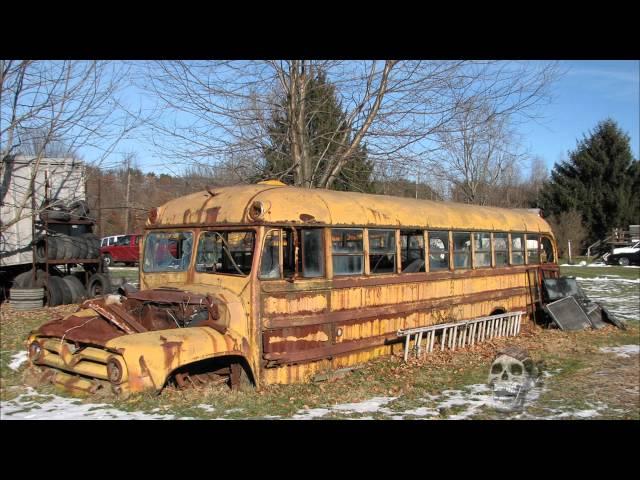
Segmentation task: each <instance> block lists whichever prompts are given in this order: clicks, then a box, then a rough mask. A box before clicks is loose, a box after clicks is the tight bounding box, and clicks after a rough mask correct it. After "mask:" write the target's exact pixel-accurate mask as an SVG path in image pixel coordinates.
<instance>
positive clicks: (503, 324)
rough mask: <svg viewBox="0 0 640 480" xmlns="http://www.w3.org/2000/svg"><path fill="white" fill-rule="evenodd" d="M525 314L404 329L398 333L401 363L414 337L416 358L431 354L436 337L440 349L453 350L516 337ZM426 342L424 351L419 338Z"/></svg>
mask: <svg viewBox="0 0 640 480" xmlns="http://www.w3.org/2000/svg"><path fill="white" fill-rule="evenodd" d="M525 314H526V312H508V313H500V314H498V315H491V316H489V317H480V318H474V319H471V320H463V321H460V322H453V323H440V324H438V325H429V326H427V327H416V328H407V329H404V330H398V336H399V337H405V343H404V361H405V362H406V361H407V359H408V358H409V344H410V343H411V339H412V338H413V341H414V346H413V348H412V349H411V350H412V352H413V353H415V356H416V357H420V356H422V357H423V358H424V356H425V355H426V354H427V353H428V352H433V347H434V343H435V339H436V335H437V334H440V338H439V341H438V343H439V344H440V350H444V349H445V347H448V348H449V349H450V350H455V349H456V347H458V348H461V347H464V346H468V345H473V344H474V343H480V342H483V341H485V340H488V339H492V338H496V337H515V336H516V335H518V334H519V333H520V322H521V320H522V315H525ZM423 338H424V339H425V346H424V349H423V348H422V339H423Z"/></svg>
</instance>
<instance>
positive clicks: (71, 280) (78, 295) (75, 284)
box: [62, 275, 87, 303]
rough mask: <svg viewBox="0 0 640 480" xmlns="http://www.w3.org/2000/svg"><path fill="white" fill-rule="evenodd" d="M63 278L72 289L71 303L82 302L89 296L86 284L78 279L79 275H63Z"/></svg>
mask: <svg viewBox="0 0 640 480" xmlns="http://www.w3.org/2000/svg"><path fill="white" fill-rule="evenodd" d="M62 280H63V281H64V282H65V283H66V284H67V286H68V287H69V289H70V290H71V303H80V302H81V301H82V300H84V299H85V298H87V290H86V289H85V288H84V285H82V282H81V281H80V280H78V277H76V276H74V275H67V276H65V277H62Z"/></svg>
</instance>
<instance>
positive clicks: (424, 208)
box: [147, 182, 551, 233]
mask: <svg viewBox="0 0 640 480" xmlns="http://www.w3.org/2000/svg"><path fill="white" fill-rule="evenodd" d="M256 202H258V203H256ZM212 224H223V225H224V224H233V225H238V224H250V225H256V224H297V225H335V226H366V227H394V228H395V227H399V226H402V227H416V228H420V229H422V228H425V229H444V230H449V229H457V230H459V229H469V230H493V231H512V232H522V231H525V232H545V233H551V228H550V227H549V224H548V223H547V222H546V221H545V220H544V219H543V218H541V217H540V216H539V215H538V214H537V213H535V212H534V211H531V210H527V209H507V208H497V207H481V206H477V205H467V204H461V203H453V202H439V201H432V200H415V199H412V198H401V197H390V196H386V195H372V194H364V193H354V192H338V191H334V190H325V189H306V188H296V187H289V186H285V185H277V184H274V182H270V183H259V184H255V185H238V186H233V187H211V188H209V189H208V190H206V191H202V192H198V193H193V194H191V195H187V196H184V197H180V198H177V199H175V200H171V201H169V202H167V203H165V204H164V205H162V206H161V207H158V209H157V217H156V220H155V222H153V223H151V222H150V221H149V220H148V221H147V227H163V226H166V227H168V226H176V227H179V226H186V225H195V226H205V225H212Z"/></svg>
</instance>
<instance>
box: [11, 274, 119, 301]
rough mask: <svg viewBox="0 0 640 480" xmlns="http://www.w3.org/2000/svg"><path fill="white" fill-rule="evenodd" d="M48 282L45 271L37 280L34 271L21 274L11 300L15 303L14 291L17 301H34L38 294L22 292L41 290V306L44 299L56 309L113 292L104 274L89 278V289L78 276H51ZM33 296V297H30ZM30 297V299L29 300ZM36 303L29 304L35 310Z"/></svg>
mask: <svg viewBox="0 0 640 480" xmlns="http://www.w3.org/2000/svg"><path fill="white" fill-rule="evenodd" d="M48 277H49V278H48V282H47V275H46V274H45V271H44V270H37V271H36V275H35V279H34V278H33V271H32V270H31V271H28V272H25V273H21V274H20V275H18V276H17V277H15V278H14V280H13V287H14V288H12V289H11V291H10V295H11V296H10V298H11V300H12V303H13V300H14V298H13V291H14V290H16V291H17V292H18V293H17V294H16V295H17V297H16V298H17V299H18V300H19V301H21V300H30V301H31V300H32V298H31V296H33V297H35V296H36V293H35V292H34V293H32V294H29V293H20V292H21V291H24V292H26V291H28V290H40V291H41V292H40V293H41V296H40V304H39V307H42V300H43V297H44V299H45V303H46V305H47V306H49V307H55V306H57V305H66V304H70V303H80V302H82V301H83V300H85V299H87V298H91V297H95V296H99V295H106V294H108V293H111V292H112V291H113V286H112V284H111V279H110V278H109V276H108V275H105V274H103V273H94V274H92V275H91V276H90V277H89V282H88V288H85V287H84V285H83V283H82V281H81V280H80V279H79V278H78V277H77V276H76V275H66V276H58V275H54V274H49V276H48ZM29 295H31V296H29ZM27 297H28V298H27ZM34 305H35V303H33V302H31V303H29V307H31V308H33V306H34Z"/></svg>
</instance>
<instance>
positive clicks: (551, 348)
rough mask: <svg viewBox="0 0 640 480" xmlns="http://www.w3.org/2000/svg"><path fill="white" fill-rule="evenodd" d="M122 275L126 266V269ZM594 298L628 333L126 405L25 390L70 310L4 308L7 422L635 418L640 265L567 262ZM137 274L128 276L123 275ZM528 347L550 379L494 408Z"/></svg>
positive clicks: (552, 334)
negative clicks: (34, 337)
mask: <svg viewBox="0 0 640 480" xmlns="http://www.w3.org/2000/svg"><path fill="white" fill-rule="evenodd" d="M120 271H121V272H125V271H124V270H120ZM562 273H563V274H565V275H570V276H575V277H577V278H578V282H579V283H580V284H581V286H582V287H583V288H584V290H585V291H586V292H587V294H588V295H589V296H590V297H591V298H593V299H594V300H597V301H602V302H603V303H604V304H605V305H607V306H608V307H609V308H610V310H612V311H613V312H614V313H616V314H617V315H619V316H620V317H622V318H624V319H625V320H626V321H627V323H628V328H627V330H619V329H616V328H614V327H610V326H608V327H606V328H604V329H602V330H598V331H594V330H590V331H582V332H562V331H559V330H544V329H541V328H539V327H533V328H531V329H528V330H524V331H523V332H522V335H520V336H519V337H517V338H508V339H495V340H493V341H491V342H488V343H484V344H482V345H475V346H473V347H471V348H468V349H465V350H463V351H456V352H454V353H451V352H448V351H445V352H434V353H433V354H430V355H429V356H428V357H427V358H426V359H425V360H413V361H411V362H410V363H409V364H405V363H404V362H403V361H402V358H399V357H388V358H383V359H379V360H377V361H373V362H370V363H368V364H367V365H364V366H362V368H359V369H356V370H354V371H352V372H350V373H348V374H347V375H345V376H344V377H342V378H336V379H333V380H328V381H325V382H321V383H309V384H304V385H282V386H270V387H267V388H264V389H262V390H260V391H250V392H230V391H229V390H228V389H227V388H226V387H224V386H218V387H207V388H203V389H201V390H185V391H179V390H175V389H173V388H166V389H165V390H164V391H163V392H162V394H161V395H155V394H142V395H137V396H133V397H131V398H129V399H127V400H118V399H115V398H112V397H104V398H95V397H92V398H84V399H83V398H72V397H69V396H68V395H66V394H64V393H60V392H56V391H55V390H54V389H53V388H52V387H50V386H41V387H37V389H33V388H31V387H28V386H26V385H25V384H24V380H23V374H24V371H25V366H26V363H21V360H23V359H24V358H25V352H24V350H25V346H24V340H25V338H26V336H27V334H28V332H29V331H30V330H31V329H33V328H35V327H37V326H38V325H40V324H41V323H43V322H45V321H47V319H48V318H50V316H51V314H52V313H53V312H52V310H53V311H55V312H56V313H65V312H71V311H73V310H74V309H75V307H74V306H64V307H56V308H53V309H50V310H49V309H42V310H40V311H36V312H23V313H14V312H12V311H11V310H10V309H9V308H8V305H6V304H5V305H2V308H1V310H0V312H1V314H2V316H1V318H0V326H1V327H2V338H1V348H2V355H1V361H0V400H1V401H2V410H1V413H0V415H1V417H2V418H3V419H12V418H122V419H133V418H136V419H146V418H167V419H170V418H229V419H240V418H242V419H247V418H249V419H255V418H288V419H329V418H340V419H343V418H344V419H363V418H364V419H401V418H402V419H462V418H474V419H488V418H551V419H553V418H563V419H564V418H572V419H583V418H598V419H608V418H612V419H640V386H639V377H640V365H639V355H638V344H640V328H639V327H640V322H639V321H638V320H639V319H640V305H639V304H638V302H639V300H638V299H639V298H640V269H633V268H623V267H578V266H572V267H562ZM131 274H135V270H127V271H126V275H127V278H128V280H130V281H135V280H136V279H135V278H129V276H128V275H131ZM507 344H508V345H517V346H521V347H523V348H526V349H528V350H529V352H530V354H531V356H532V358H533V359H534V360H536V361H541V362H543V363H544V372H545V373H544V375H543V383H542V385H539V386H538V387H537V388H535V389H534V390H533V391H531V392H530V393H529V396H528V397H527V402H526V404H525V408H524V410H523V411H520V412H501V411H499V410H496V408H495V404H494V402H493V399H492V393H491V392H490V390H489V389H488V387H487V385H486V382H487V375H488V373H489V367H490V365H491V361H492V359H493V357H494V355H495V353H496V352H497V350H498V349H499V348H501V347H503V346H505V345H507Z"/></svg>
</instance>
